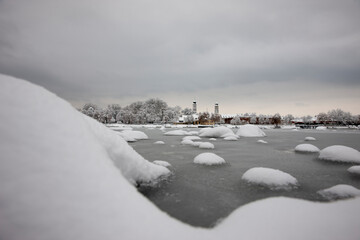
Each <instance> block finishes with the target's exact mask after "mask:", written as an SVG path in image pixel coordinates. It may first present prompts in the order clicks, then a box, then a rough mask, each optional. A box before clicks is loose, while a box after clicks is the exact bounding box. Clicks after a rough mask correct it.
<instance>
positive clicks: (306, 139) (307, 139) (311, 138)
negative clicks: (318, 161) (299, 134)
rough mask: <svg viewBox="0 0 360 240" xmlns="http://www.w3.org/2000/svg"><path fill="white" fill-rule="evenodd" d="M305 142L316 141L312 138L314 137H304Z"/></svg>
mask: <svg viewBox="0 0 360 240" xmlns="http://www.w3.org/2000/svg"><path fill="white" fill-rule="evenodd" d="M305 141H316V138H314V137H306V138H305Z"/></svg>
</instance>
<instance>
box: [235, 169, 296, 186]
mask: <svg viewBox="0 0 360 240" xmlns="http://www.w3.org/2000/svg"><path fill="white" fill-rule="evenodd" d="M241 179H243V180H245V181H247V182H249V183H253V184H258V185H261V186H266V187H268V188H270V189H272V190H280V189H284V190H290V189H292V188H296V187H297V186H298V181H297V180H296V178H294V177H293V176H291V175H290V174H288V173H285V172H283V171H280V170H277V169H272V168H263V167H255V168H251V169H249V170H247V171H246V172H245V173H244V174H243V176H242V178H241Z"/></svg>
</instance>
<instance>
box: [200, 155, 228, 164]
mask: <svg viewBox="0 0 360 240" xmlns="http://www.w3.org/2000/svg"><path fill="white" fill-rule="evenodd" d="M194 163H197V164H203V165H220V164H224V163H225V160H224V159H223V158H222V157H219V156H218V155H216V154H215V153H201V154H199V155H197V156H196V157H195V158H194Z"/></svg>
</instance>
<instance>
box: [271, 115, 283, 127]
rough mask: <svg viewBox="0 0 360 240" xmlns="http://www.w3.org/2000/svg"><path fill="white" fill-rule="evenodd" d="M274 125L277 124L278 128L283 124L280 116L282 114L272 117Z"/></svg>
mask: <svg viewBox="0 0 360 240" xmlns="http://www.w3.org/2000/svg"><path fill="white" fill-rule="evenodd" d="M272 123H273V124H275V125H276V126H278V125H279V124H281V115H280V113H275V114H274V116H273V117H272Z"/></svg>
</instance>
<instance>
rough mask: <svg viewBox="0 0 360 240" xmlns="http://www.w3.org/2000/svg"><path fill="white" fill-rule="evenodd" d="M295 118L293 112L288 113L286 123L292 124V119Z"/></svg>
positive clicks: (285, 118)
mask: <svg viewBox="0 0 360 240" xmlns="http://www.w3.org/2000/svg"><path fill="white" fill-rule="evenodd" d="M292 120H294V116H293V115H292V114H287V115H286V116H285V117H284V123H285V124H291V121H292Z"/></svg>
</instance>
